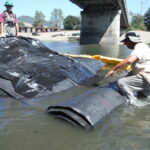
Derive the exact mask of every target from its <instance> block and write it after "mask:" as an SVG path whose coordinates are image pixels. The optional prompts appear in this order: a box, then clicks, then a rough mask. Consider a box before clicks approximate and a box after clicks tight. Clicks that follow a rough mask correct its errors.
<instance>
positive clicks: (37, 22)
mask: <svg viewBox="0 0 150 150" xmlns="http://www.w3.org/2000/svg"><path fill="white" fill-rule="evenodd" d="M44 23H45V15H44V14H43V13H42V12H41V11H37V10H36V12H35V16H34V23H33V25H34V26H35V27H39V28H40V27H43V26H44Z"/></svg>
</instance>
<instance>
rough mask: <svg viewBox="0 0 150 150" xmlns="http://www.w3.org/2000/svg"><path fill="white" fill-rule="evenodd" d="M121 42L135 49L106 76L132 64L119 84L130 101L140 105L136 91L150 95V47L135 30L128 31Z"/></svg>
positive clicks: (110, 75)
mask: <svg viewBox="0 0 150 150" xmlns="http://www.w3.org/2000/svg"><path fill="white" fill-rule="evenodd" d="M121 42H123V43H124V44H125V45H126V46H127V47H128V48H129V49H131V50H133V51H132V52H131V54H130V55H129V56H128V57H127V58H125V59H124V60H123V61H122V62H120V63H119V64H117V65H116V66H115V67H113V68H112V69H111V70H110V71H109V72H108V73H107V74H106V75H105V78H106V77H112V76H113V74H114V73H116V71H117V70H119V69H122V68H124V67H126V66H128V65H130V64H131V66H132V71H131V72H130V73H129V75H128V76H126V77H123V78H120V79H119V80H118V81H117V84H118V87H119V88H120V90H121V91H122V93H123V94H124V95H125V97H126V100H127V102H128V103H130V104H133V105H136V106H140V103H139V102H140V101H138V100H137V98H136V97H135V92H142V93H143V94H144V95H145V96H149V95H150V48H149V46H148V45H146V44H145V43H143V42H142V40H141V38H140V36H139V35H137V33H136V32H133V31H129V32H127V33H126V34H125V35H124V36H123V37H122V39H121Z"/></svg>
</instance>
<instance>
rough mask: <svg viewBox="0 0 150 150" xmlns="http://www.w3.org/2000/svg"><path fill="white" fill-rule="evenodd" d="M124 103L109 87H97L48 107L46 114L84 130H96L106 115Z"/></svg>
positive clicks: (120, 96)
mask: <svg viewBox="0 0 150 150" xmlns="http://www.w3.org/2000/svg"><path fill="white" fill-rule="evenodd" d="M123 103H125V98H124V96H122V95H121V94H119V93H118V92H116V91H115V90H113V89H112V88H110V87H97V88H94V89H91V90H89V91H86V92H84V93H82V94H81V95H79V96H77V97H74V98H72V99H69V100H67V101H64V102H61V103H59V104H57V105H54V106H49V107H48V109H47V112H48V113H50V114H53V115H55V116H56V117H59V118H62V119H65V120H67V121H69V122H71V123H73V124H75V125H80V126H82V127H84V128H86V129H90V128H96V127H97V126H98V125H100V123H101V121H102V120H103V119H104V117H105V116H106V115H108V114H109V113H110V112H111V111H113V110H114V109H115V108H117V107H118V106H120V105H122V104H123Z"/></svg>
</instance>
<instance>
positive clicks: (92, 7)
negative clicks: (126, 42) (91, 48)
mask: <svg viewBox="0 0 150 150" xmlns="http://www.w3.org/2000/svg"><path fill="white" fill-rule="evenodd" d="M70 1H71V2H72V3H74V4H76V5H78V6H79V7H80V8H82V9H83V11H82V12H81V17H82V20H81V38H80V43H81V44H95V43H119V37H120V35H121V33H122V32H123V31H125V30H126V29H127V28H128V26H129V23H128V15H127V7H126V6H127V5H126V0H70Z"/></svg>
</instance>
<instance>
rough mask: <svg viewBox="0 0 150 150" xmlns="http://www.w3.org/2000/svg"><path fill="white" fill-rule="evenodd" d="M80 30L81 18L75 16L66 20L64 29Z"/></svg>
mask: <svg viewBox="0 0 150 150" xmlns="http://www.w3.org/2000/svg"><path fill="white" fill-rule="evenodd" d="M79 28H80V18H79V17H75V16H71V15H69V16H67V17H66V18H65V19H64V29H66V30H73V29H79Z"/></svg>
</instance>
